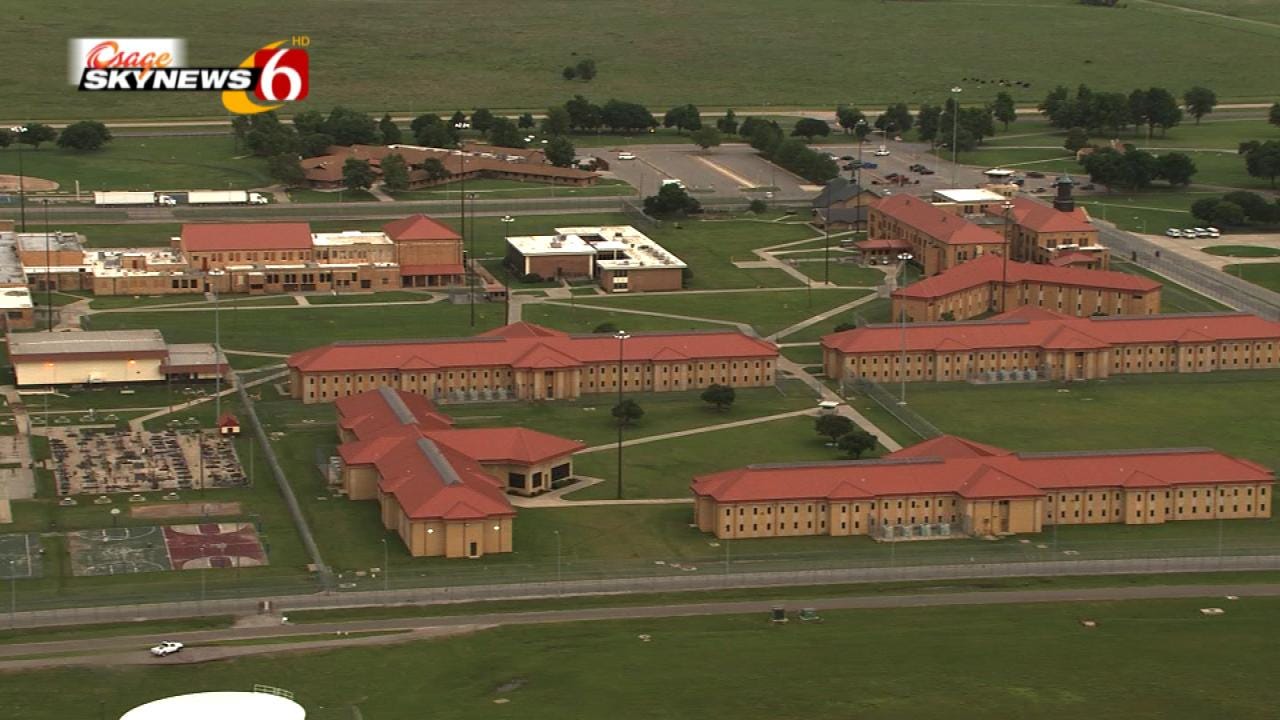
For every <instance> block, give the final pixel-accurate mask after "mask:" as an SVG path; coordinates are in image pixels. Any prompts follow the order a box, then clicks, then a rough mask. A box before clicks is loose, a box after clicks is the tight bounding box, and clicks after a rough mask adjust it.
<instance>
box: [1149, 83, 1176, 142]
mask: <svg viewBox="0 0 1280 720" xmlns="http://www.w3.org/2000/svg"><path fill="white" fill-rule="evenodd" d="M1146 115H1147V137H1148V138H1150V137H1151V135H1152V133H1153V132H1154V131H1155V128H1157V127H1158V128H1160V134H1161V135H1163V134H1165V133H1166V132H1168V131H1169V128H1171V127H1173V126H1174V125H1177V124H1178V123H1180V122H1182V108H1181V107H1179V106H1178V100H1177V98H1175V97H1174V96H1173V93H1171V92H1169V91H1168V90H1165V89H1164V88H1159V87H1153V88H1151V89H1150V90H1147V93H1146Z"/></svg>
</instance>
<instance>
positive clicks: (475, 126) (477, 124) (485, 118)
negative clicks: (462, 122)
mask: <svg viewBox="0 0 1280 720" xmlns="http://www.w3.org/2000/svg"><path fill="white" fill-rule="evenodd" d="M493 119H494V118H493V113H492V112H490V111H489V108H477V109H475V110H473V111H472V112H471V129H472V130H476V131H478V132H480V133H483V134H485V135H488V134H489V128H491V127H493Z"/></svg>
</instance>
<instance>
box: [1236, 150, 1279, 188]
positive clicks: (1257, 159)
mask: <svg viewBox="0 0 1280 720" xmlns="http://www.w3.org/2000/svg"><path fill="white" fill-rule="evenodd" d="M1239 152H1240V154H1241V155H1244V164H1245V169H1246V170H1247V171H1248V172H1249V174H1250V175H1252V176H1254V177H1260V178H1267V179H1269V180H1270V181H1271V187H1273V188H1274V187H1275V186H1276V177H1277V176H1280V141H1278V140H1268V141H1266V142H1264V143H1260V142H1258V141H1256V140H1250V141H1249V142H1245V143H1240V150H1239Z"/></svg>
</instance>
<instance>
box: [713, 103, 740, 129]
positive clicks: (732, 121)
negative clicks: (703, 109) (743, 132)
mask: <svg viewBox="0 0 1280 720" xmlns="http://www.w3.org/2000/svg"><path fill="white" fill-rule="evenodd" d="M716 129H717V130H719V131H720V132H722V133H724V134H725V135H736V134H738V116H737V115H734V113H733V108H729V109H728V110H725V111H724V117H722V118H720V119H719V120H716Z"/></svg>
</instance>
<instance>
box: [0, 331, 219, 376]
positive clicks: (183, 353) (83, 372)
mask: <svg viewBox="0 0 1280 720" xmlns="http://www.w3.org/2000/svg"><path fill="white" fill-rule="evenodd" d="M8 342H9V358H10V362H12V363H13V369H14V373H15V375H16V377H17V384H18V385H19V386H20V387H21V386H30V385H79V384H95V383H126V382H127V383H133V382H159V381H162V380H164V379H166V378H169V377H173V378H182V379H211V378H212V377H214V375H216V374H219V373H221V374H223V375H225V374H226V371H227V367H228V365H227V360H226V357H225V356H224V355H222V354H221V353H218V354H216V355H215V352H214V348H213V346H212V345H207V344H181V345H168V344H166V343H165V341H164V338H163V337H162V336H161V335H160V331H159V330H98V331H82V332H57V333H21V334H10V335H9V336H8ZM215 358H216V360H215Z"/></svg>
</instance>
